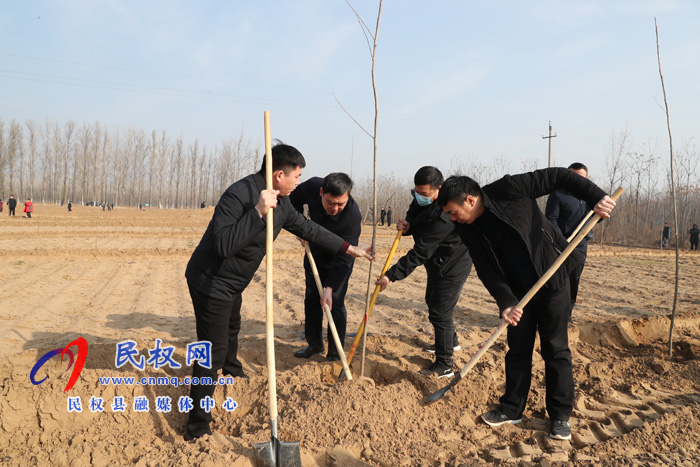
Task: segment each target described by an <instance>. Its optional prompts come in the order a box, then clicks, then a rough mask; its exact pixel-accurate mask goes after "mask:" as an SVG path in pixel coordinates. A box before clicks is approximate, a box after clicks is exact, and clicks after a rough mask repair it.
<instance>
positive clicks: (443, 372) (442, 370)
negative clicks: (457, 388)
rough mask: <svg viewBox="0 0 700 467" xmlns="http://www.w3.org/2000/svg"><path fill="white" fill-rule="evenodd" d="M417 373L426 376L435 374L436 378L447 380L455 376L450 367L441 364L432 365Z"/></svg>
mask: <svg viewBox="0 0 700 467" xmlns="http://www.w3.org/2000/svg"><path fill="white" fill-rule="evenodd" d="M418 373H420V374H421V375H426V376H428V375H432V374H433V373H436V374H437V376H438V378H449V377H450V376H454V374H455V372H454V371H452V367H451V366H448V365H445V364H444V363H442V362H435V363H432V364H431V365H430V366H429V367H428V368H423V369H422V370H420V371H419V372H418Z"/></svg>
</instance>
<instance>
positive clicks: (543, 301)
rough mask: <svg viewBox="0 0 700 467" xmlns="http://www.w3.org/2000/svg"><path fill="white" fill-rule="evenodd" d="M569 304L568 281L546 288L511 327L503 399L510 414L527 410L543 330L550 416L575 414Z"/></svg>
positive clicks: (564, 417)
mask: <svg viewBox="0 0 700 467" xmlns="http://www.w3.org/2000/svg"><path fill="white" fill-rule="evenodd" d="M523 295H524V293H523ZM521 296H522V295H521ZM568 307H569V287H568V285H567V286H565V287H562V288H561V289H559V290H549V289H547V288H542V289H540V291H539V292H538V293H537V294H536V295H535V297H534V298H533V299H532V300H531V301H530V303H529V304H528V305H527V306H526V307H525V309H524V310H523V316H522V318H521V319H520V322H519V323H518V325H517V326H509V327H508V352H507V353H506V391H505V394H503V396H501V399H500V401H501V409H500V410H501V412H502V413H503V414H505V415H506V416H508V417H510V418H513V419H515V418H520V417H521V416H522V413H523V411H524V410H525V405H526V403H527V396H528V393H529V392H530V382H531V380H532V352H533V348H534V345H535V335H536V334H537V332H539V334H540V344H541V352H542V359H543V360H544V368H545V370H544V371H545V382H546V386H547V391H546V406H547V413H548V414H549V418H550V419H551V420H568V419H569V417H570V416H571V412H572V410H573V408H574V375H573V369H572V366H571V351H570V350H569V335H568V332H567V322H568Z"/></svg>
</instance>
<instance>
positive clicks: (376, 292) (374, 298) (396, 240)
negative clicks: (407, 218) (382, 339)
mask: <svg viewBox="0 0 700 467" xmlns="http://www.w3.org/2000/svg"><path fill="white" fill-rule="evenodd" d="M402 235H403V231H402V230H399V231H398V232H396V237H395V238H394V243H393V244H392V245H391V250H389V256H387V258H386V263H384V267H383V268H382V273H381V274H380V275H379V277H381V276H383V275H384V274H386V272H387V271H388V270H389V266H391V260H392V258H393V257H394V254H395V253H396V249H397V248H398V247H399V241H400V240H401V236H402ZM380 289H381V287H380V286H378V285H377V286H375V287H374V292H373V293H372V298H371V299H370V301H369V310H368V311H367V313H365V314H364V317H363V318H362V322H361V323H360V328H359V329H358V330H357V334H355V339H354V340H353V341H352V346H351V347H350V352H348V365H350V362H352V357H354V356H355V351H356V350H357V345H358V344H359V343H360V339H362V333H363V332H364V330H365V326H366V325H367V320H368V319H369V317H370V315H371V314H372V309H373V308H374V303H375V302H376V301H377V297H378V296H379V290H380ZM348 374H350V371H349V370H348ZM343 378H345V370H343V371H342V372H341V373H340V377H339V379H341V380H342V379H343ZM348 379H352V377H348Z"/></svg>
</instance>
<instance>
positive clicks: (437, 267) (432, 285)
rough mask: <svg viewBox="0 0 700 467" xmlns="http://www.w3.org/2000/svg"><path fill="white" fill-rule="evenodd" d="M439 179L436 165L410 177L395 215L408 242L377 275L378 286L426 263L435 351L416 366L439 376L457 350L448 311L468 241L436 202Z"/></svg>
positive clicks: (458, 289)
mask: <svg viewBox="0 0 700 467" xmlns="http://www.w3.org/2000/svg"><path fill="white" fill-rule="evenodd" d="M443 181H444V179H443V176H442V172H440V171H439V170H438V169H437V168H436V167H430V166H426V167H421V168H420V169H419V170H418V171H417V172H416V174H415V176H414V177H413V183H414V185H415V187H414V189H413V190H411V191H412V194H413V198H414V199H413V201H412V202H411V205H410V206H409V207H408V212H407V213H406V219H399V220H398V222H397V223H396V230H400V231H402V232H403V235H412V236H413V248H411V249H410V250H409V251H408V253H406V254H405V255H404V256H402V257H401V258H399V260H398V261H397V262H396V264H395V265H393V266H392V267H391V268H390V269H389V270H388V271H387V272H386V274H385V275H383V276H381V277H379V278H378V279H377V282H376V285H379V286H380V287H381V290H384V289H386V288H387V286H388V285H389V284H390V283H391V282H396V281H400V280H402V279H405V278H406V277H408V276H409V275H410V274H411V273H412V272H413V271H414V270H415V269H416V268H417V267H419V266H425V271H426V272H427V273H428V281H427V283H426V286H425V303H426V304H427V305H428V320H429V321H430V324H432V325H433V330H434V332H435V338H434V340H433V344H431V345H429V346H428V347H426V348H425V351H426V352H429V353H433V354H435V361H434V362H433V363H432V364H430V365H428V367H426V368H424V369H422V370H421V371H420V373H421V374H424V375H431V374H436V375H437V376H438V378H443V377H449V376H452V375H454V371H453V369H452V366H453V364H454V361H453V359H452V354H453V352H454V351H456V350H459V349H460V348H461V347H460V345H459V339H458V337H457V332H456V330H455V325H454V321H453V319H452V314H453V312H454V309H455V306H456V305H457V301H458V300H459V296H460V294H461V293H462V287H463V286H464V282H465V281H466V280H467V277H468V276H469V273H470V271H471V269H472V260H471V258H470V257H469V252H468V251H467V247H466V246H465V245H464V243H463V242H462V239H461V238H460V237H459V234H458V233H457V224H456V223H454V222H453V221H452V220H451V219H450V216H449V215H447V214H446V213H445V212H444V211H443V210H442V208H441V207H440V205H439V204H438V203H437V202H435V200H437V197H438V193H439V192H440V188H441V187H442V183H443Z"/></svg>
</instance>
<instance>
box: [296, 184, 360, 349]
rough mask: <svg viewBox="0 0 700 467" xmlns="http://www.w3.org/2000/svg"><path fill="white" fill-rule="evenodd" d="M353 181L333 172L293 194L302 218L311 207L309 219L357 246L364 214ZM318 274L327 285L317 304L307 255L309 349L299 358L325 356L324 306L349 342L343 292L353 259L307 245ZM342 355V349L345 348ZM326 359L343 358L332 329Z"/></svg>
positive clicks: (342, 337)
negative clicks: (323, 354) (353, 192)
mask: <svg viewBox="0 0 700 467" xmlns="http://www.w3.org/2000/svg"><path fill="white" fill-rule="evenodd" d="M352 185H353V184H352V180H350V177H348V176H347V175H346V174H344V173H331V174H328V175H327V176H326V177H325V178H320V177H314V178H311V179H309V180H307V181H305V182H304V183H302V184H301V185H299V186H298V187H297V189H296V190H294V191H293V192H292V194H291V195H289V201H291V203H292V206H294V208H295V209H296V210H297V211H299V212H300V213H302V214H303V212H304V205H307V206H308V208H309V218H310V219H311V220H312V221H314V222H315V223H317V224H318V225H320V226H322V227H325V228H326V229H328V230H329V231H330V232H333V233H334V234H336V235H338V236H339V237H341V238H342V239H343V240H345V241H346V242H348V243H350V244H351V245H355V244H357V243H358V241H359V239H360V230H361V225H362V214H361V213H360V208H359V207H358V206H357V203H356V202H355V200H354V199H353V198H352V196H351V195H350V191H351V190H352ZM309 247H310V248H311V254H312V255H313V257H314V261H315V263H316V267H317V268H318V275H319V277H320V279H321V284H322V285H323V297H322V298H321V300H320V301H319V297H318V287H317V286H316V280H315V279H314V275H313V271H312V270H311V265H310V264H309V259H308V258H307V257H304V272H305V274H306V295H305V297H304V317H305V319H304V334H305V337H306V342H307V343H308V345H307V346H306V347H305V348H303V349H301V350H299V351H297V352H294V356H295V357H299V358H309V357H311V356H312V355H314V354H317V353H321V352H323V309H322V307H323V305H324V304H328V306H329V307H330V309H331V315H332V316H333V322H334V323H335V327H336V329H337V331H338V337H339V338H340V342H341V343H343V342H345V329H346V324H347V310H346V309H345V294H346V292H347V291H348V280H349V279H350V274H351V273H352V268H353V265H354V264H355V258H353V257H352V256H348V255H343V254H336V253H335V252H333V251H329V250H327V249H325V248H322V247H321V246H320V245H318V244H316V243H313V242H311V243H309ZM341 351H342V349H341ZM326 358H327V360H328V361H338V360H340V354H339V353H338V349H336V346H335V342H334V340H333V338H332V337H331V331H330V327H329V328H328V353H327V354H326Z"/></svg>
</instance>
